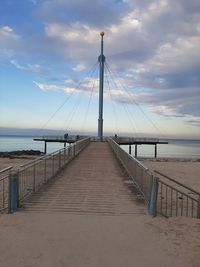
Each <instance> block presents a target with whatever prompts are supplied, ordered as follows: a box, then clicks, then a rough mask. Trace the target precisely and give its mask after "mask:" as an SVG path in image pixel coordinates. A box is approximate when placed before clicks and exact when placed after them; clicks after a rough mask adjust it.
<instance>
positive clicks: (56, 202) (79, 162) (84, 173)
mask: <svg viewBox="0 0 200 267" xmlns="http://www.w3.org/2000/svg"><path fill="white" fill-rule="evenodd" d="M25 210H27V211H28V210H29V211H42V212H52V211H55V212H59V211H60V212H70V213H78V214H85V213H86V214H105V215H120V214H135V213H142V214H144V213H146V208H145V207H144V205H143V204H142V203H141V201H140V200H139V197H138V192H137V190H136V189H135V187H134V186H133V182H132V180H130V179H129V178H128V176H127V174H126V173H125V171H124V170H123V169H122V168H121V167H120V166H119V163H118V161H117V159H116V158H115V156H114V154H113V152H112V151H111V148H110V147H109V145H108V143H107V142H104V143H101V142H91V143H90V145H89V146H88V147H87V148H86V149H85V150H84V151H83V152H82V153H81V154H80V155H79V156H78V157H76V158H75V159H74V160H73V161H72V162H71V163H70V164H69V165H68V166H67V167H66V169H65V170H64V171H63V172H62V173H61V174H60V175H59V177H57V178H56V179H54V180H52V181H51V182H50V183H49V184H48V186H46V187H44V188H43V190H42V191H39V192H38V193H36V194H35V196H34V197H33V198H32V200H30V201H29V202H27V203H26V205H25Z"/></svg>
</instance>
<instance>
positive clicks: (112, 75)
mask: <svg viewBox="0 0 200 267" xmlns="http://www.w3.org/2000/svg"><path fill="white" fill-rule="evenodd" d="M106 66H107V68H108V70H109V72H110V75H111V77H113V79H114V77H115V76H114V74H113V72H112V71H111V69H110V67H109V65H108V63H107V62H106ZM116 79H117V78H116ZM118 82H119V84H120V86H121V88H122V89H123V90H124V91H125V92H126V93H127V94H128V96H129V97H130V100H131V101H132V103H134V104H135V105H137V106H138V108H139V109H140V111H141V113H142V114H143V115H144V116H145V118H146V119H147V120H148V121H149V122H150V123H151V125H152V126H153V127H154V129H156V130H157V131H158V132H159V134H161V135H163V133H162V132H161V131H160V129H159V128H158V127H157V126H156V125H155V123H154V122H153V121H152V120H151V118H150V117H149V116H148V115H147V114H146V113H145V112H144V110H143V109H142V107H141V106H140V104H139V103H138V102H137V101H136V100H135V99H134V98H133V96H132V94H131V93H130V92H129V91H128V90H127V89H126V88H125V87H124V86H123V85H122V84H121V83H120V81H119V80H118Z"/></svg>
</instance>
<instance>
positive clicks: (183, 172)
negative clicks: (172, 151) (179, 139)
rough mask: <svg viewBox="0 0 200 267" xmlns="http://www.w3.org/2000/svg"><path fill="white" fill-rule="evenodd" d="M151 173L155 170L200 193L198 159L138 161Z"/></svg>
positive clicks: (199, 166) (151, 159)
mask: <svg viewBox="0 0 200 267" xmlns="http://www.w3.org/2000/svg"><path fill="white" fill-rule="evenodd" d="M139 160H140V161H141V162H142V163H143V164H144V165H145V166H147V167H148V168H149V169H150V170H151V171H153V170H157V171H159V172H161V173H163V174H165V175H167V176H169V177H171V178H173V179H175V180H177V181H179V182H180V183H183V184H185V185H187V186H189V187H191V188H192V189H194V190H197V191H199V192H200V159H189V158H188V159H187V158H186V159H182V158H158V159H153V158H149V159H144V158H141V159H139Z"/></svg>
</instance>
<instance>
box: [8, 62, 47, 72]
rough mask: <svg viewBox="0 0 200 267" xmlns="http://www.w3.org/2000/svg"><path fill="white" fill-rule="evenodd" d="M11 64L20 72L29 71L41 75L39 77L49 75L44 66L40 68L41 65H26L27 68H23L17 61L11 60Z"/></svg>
mask: <svg viewBox="0 0 200 267" xmlns="http://www.w3.org/2000/svg"><path fill="white" fill-rule="evenodd" d="M10 63H11V64H12V65H14V66H15V67H16V68H17V69H19V70H25V71H29V72H32V73H35V74H39V75H44V74H46V73H47V70H46V69H45V68H43V67H42V66H40V65H39V64H30V63H28V64H26V66H22V65H20V64H19V63H18V62H17V60H15V59H12V60H10Z"/></svg>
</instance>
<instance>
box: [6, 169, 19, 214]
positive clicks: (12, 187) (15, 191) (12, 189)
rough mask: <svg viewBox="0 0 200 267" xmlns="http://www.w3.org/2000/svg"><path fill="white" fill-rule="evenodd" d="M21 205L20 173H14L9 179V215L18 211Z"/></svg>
mask: <svg viewBox="0 0 200 267" xmlns="http://www.w3.org/2000/svg"><path fill="white" fill-rule="evenodd" d="M18 205H19V173H18V172H16V171H12V172H11V173H10V177H9V207H8V210H9V213H14V212H16V211H17V208H18Z"/></svg>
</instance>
